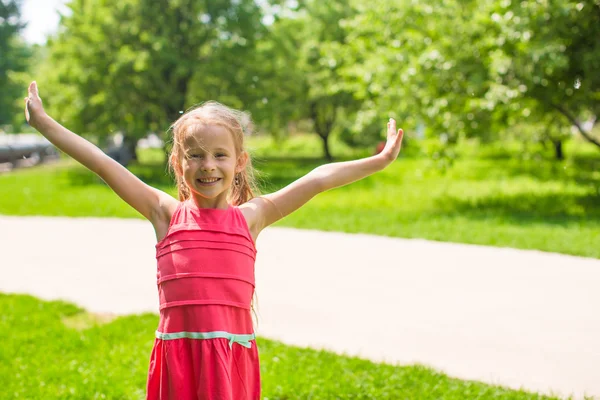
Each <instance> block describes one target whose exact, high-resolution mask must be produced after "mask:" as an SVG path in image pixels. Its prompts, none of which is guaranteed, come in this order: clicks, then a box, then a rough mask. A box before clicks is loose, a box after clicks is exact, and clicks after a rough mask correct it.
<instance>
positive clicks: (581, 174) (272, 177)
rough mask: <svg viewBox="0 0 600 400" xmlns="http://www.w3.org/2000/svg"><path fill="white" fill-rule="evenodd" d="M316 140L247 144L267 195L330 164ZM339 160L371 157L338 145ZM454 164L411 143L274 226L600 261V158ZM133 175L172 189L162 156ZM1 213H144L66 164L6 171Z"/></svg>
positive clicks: (150, 154)
mask: <svg viewBox="0 0 600 400" xmlns="http://www.w3.org/2000/svg"><path fill="white" fill-rule="evenodd" d="M319 146H320V143H319V141H318V138H316V137H313V136H296V137H293V138H292V139H290V140H288V141H287V142H285V143H284V144H283V145H281V146H276V145H275V144H274V143H273V141H272V140H271V139H270V138H268V137H257V138H254V139H253V140H251V141H250V143H249V147H250V149H251V150H252V152H253V154H254V164H255V167H257V169H258V170H259V171H260V172H261V187H262V188H263V191H272V190H276V189H278V188H280V187H282V186H284V185H286V184H288V183H290V182H292V181H293V180H295V179H297V178H298V177H300V176H302V175H303V174H305V173H307V172H308V171H310V170H311V169H312V168H314V167H316V166H318V165H320V164H322V163H323V162H324V161H323V160H322V159H320V158H317V157H315V156H314V155H320V154H321V150H320V147H319ZM333 151H334V154H336V155H338V156H339V157H340V158H339V159H340V160H344V159H349V158H352V157H359V156H365V155H367V154H368V152H365V151H363V152H356V151H352V150H350V149H348V148H346V147H344V146H343V145H342V144H341V143H339V142H334V144H333ZM458 153H459V157H458V158H457V160H456V161H455V163H454V164H453V165H452V166H450V167H447V168H444V169H440V168H438V167H437V166H438V164H439V163H440V160H439V159H436V158H434V157H428V156H425V155H424V154H423V153H422V152H421V150H420V148H419V147H417V146H411V145H410V143H408V144H407V146H406V148H405V149H404V150H403V152H402V153H401V157H400V158H399V160H397V161H396V162H395V163H393V164H392V165H391V166H390V167H388V168H387V169H386V170H384V171H382V172H379V173H377V174H375V175H373V176H371V177H369V178H367V179H364V180H362V181H360V182H357V183H354V184H352V185H349V186H346V187H343V188H338V189H335V190H331V191H329V192H326V193H322V194H320V195H318V196H317V197H316V198H315V199H313V200H312V201H311V202H309V203H308V204H307V205H306V206H305V207H303V208H302V209H301V210H299V211H297V212H296V213H294V214H292V215H290V216H288V217H287V218H285V219H284V220H282V221H280V222H279V223H278V224H277V225H279V226H291V227H297V228H306V229H321V230H332V231H343V232H363V233H371V234H376V235H387V236H396V237H403V238H424V239H430V240H438V241H445V242H459V243H472V244H481V245H491V246H500V247H514V248H521V249H538V250H542V251H551V252H558V253H565V254H573V255H579V256H586V257H594V258H600V153H599V152H598V151H597V150H595V149H594V148H592V147H591V146H589V145H585V144H578V143H577V142H574V141H572V142H570V143H569V146H567V148H566V154H567V156H568V158H567V160H565V161H560V162H557V161H555V160H552V159H551V158H550V155H551V154H550V153H547V154H546V153H541V152H539V151H537V152H535V151H530V152H527V153H523V152H522V149H521V148H520V146H519V145H518V144H511V145H510V146H509V145H505V144H500V145H496V146H476V145H473V144H469V143H467V144H465V145H462V146H461V147H460V148H459V149H458ZM131 170H132V171H133V172H134V173H136V174H137V175H138V176H140V177H141V178H142V179H143V180H144V181H146V182H148V183H149V184H151V185H153V186H156V187H159V188H160V189H163V190H165V191H167V192H169V193H172V194H175V193H176V192H175V190H174V186H173V184H172V181H171V177H170V176H169V175H168V173H167V171H166V169H165V166H164V164H163V155H162V154H161V152H160V150H146V151H142V152H140V163H139V164H137V165H133V166H132V167H131ZM0 187H1V188H2V193H3V194H4V193H7V194H10V195H3V196H2V197H1V198H0V214H8V215H66V216H111V217H125V218H136V217H139V215H138V214H137V212H135V211H134V210H132V209H131V208H130V207H129V206H128V205H126V204H125V203H124V202H123V201H121V200H120V199H119V198H118V197H117V196H116V195H114V194H113V193H112V192H111V191H110V189H109V188H108V187H107V186H106V185H104V184H103V183H102V181H100V180H99V179H98V178H97V177H95V176H94V175H93V174H91V173H90V172H88V171H87V170H85V169H83V168H82V167H80V166H78V165H76V164H75V163H74V162H73V161H70V160H65V161H63V162H60V163H56V164H52V165H46V166H42V167H36V168H30V169H26V170H20V171H15V172H12V173H7V174H2V175H0Z"/></svg>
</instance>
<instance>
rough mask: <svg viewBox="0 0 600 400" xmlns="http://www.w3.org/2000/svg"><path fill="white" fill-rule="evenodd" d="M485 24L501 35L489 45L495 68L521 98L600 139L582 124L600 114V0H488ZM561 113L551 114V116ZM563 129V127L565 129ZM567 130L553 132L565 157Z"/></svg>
mask: <svg viewBox="0 0 600 400" xmlns="http://www.w3.org/2000/svg"><path fill="white" fill-rule="evenodd" d="M480 12H481V13H484V14H487V15H491V18H490V19H488V20H487V23H486V24H485V25H486V28H488V29H489V31H491V32H495V33H496V35H497V37H498V40H496V41H495V42H493V43H491V44H490V45H488V51H490V52H492V53H493V54H494V58H495V63H493V64H492V65H491V69H490V73H491V74H492V76H494V77H495V79H496V80H497V81H498V83H499V84H500V85H502V86H503V87H505V88H506V89H507V90H511V91H517V92H518V93H519V95H518V96H517V98H516V101H518V102H521V101H522V100H531V101H533V102H534V104H535V108H536V111H537V112H538V113H542V114H544V115H547V116H548V118H546V119H550V120H553V124H558V125H559V126H562V127H571V126H575V127H576V128H577V130H578V131H579V133H580V134H581V135H582V136H583V137H584V138H585V139H586V140H587V141H588V142H590V143H592V144H594V145H595V146H598V147H599V148H600V139H597V138H595V137H593V136H592V135H591V133H590V132H591V129H590V131H589V132H588V131H586V130H585V129H584V128H583V124H582V121H585V120H591V121H594V123H595V121H596V117H597V116H598V115H599V114H600V77H599V76H598V70H600V42H599V41H598V38H599V37H600V2H599V1H597V0H584V1H564V2H558V1H545V2H519V3H516V4H513V3H511V2H500V1H495V2H488V3H487V4H486V7H482V8H481V9H480ZM553 115H555V116H559V117H560V118H552V116H553ZM563 130H564V129H563ZM563 137H564V134H563V135H560V134H559V135H552V136H551V141H552V142H553V143H554V145H555V149H556V158H558V159H561V158H562V156H563V153H562V138H563Z"/></svg>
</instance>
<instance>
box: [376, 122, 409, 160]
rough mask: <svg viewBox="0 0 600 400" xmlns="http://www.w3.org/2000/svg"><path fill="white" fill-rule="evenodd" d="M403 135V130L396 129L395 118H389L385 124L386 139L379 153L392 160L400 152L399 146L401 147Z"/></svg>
mask: <svg viewBox="0 0 600 400" xmlns="http://www.w3.org/2000/svg"><path fill="white" fill-rule="evenodd" d="M403 137H404V131H403V130H402V129H396V120H394V119H393V118H390V121H389V122H388V124H387V141H386V143H385V147H384V148H383V150H382V152H381V154H382V155H383V156H385V157H386V158H387V159H388V160H390V161H394V160H395V159H396V158H398V154H400V148H401V147H402V138H403Z"/></svg>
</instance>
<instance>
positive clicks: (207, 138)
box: [178, 124, 245, 208]
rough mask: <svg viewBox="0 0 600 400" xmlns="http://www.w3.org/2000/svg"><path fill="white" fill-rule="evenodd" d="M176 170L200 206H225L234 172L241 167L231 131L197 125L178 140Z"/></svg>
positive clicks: (223, 128) (242, 165) (242, 164)
mask: <svg viewBox="0 0 600 400" xmlns="http://www.w3.org/2000/svg"><path fill="white" fill-rule="evenodd" d="M181 145H182V149H181V150H182V152H181V158H180V160H179V165H180V170H179V171H178V173H180V174H181V175H182V176H183V180H184V182H185V184H186V185H187V187H188V188H189V189H190V192H191V195H192V197H193V199H194V201H195V203H196V204H197V205H198V206H199V207H203V208H227V207H228V203H227V195H228V193H229V189H230V187H231V185H232V184H233V182H234V179H235V174H236V173H238V172H240V171H242V170H243V169H244V167H245V153H242V154H241V155H238V154H237V151H236V148H235V143H234V141H233V137H232V134H231V132H229V131H228V130H227V129H226V128H225V127H223V126H220V125H206V124H197V125H195V126H194V127H193V129H190V130H189V131H188V132H187V133H186V135H185V138H184V139H183V142H182V144H181Z"/></svg>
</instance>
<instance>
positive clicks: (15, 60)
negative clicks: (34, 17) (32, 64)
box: [0, 0, 31, 128]
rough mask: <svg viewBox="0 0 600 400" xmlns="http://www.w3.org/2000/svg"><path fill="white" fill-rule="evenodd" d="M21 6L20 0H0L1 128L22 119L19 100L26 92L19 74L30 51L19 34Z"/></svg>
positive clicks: (22, 103)
mask: <svg viewBox="0 0 600 400" xmlns="http://www.w3.org/2000/svg"><path fill="white" fill-rule="evenodd" d="M20 7H21V0H0V88H2V89H1V90H0V128H2V126H3V125H14V126H15V128H18V127H19V126H20V123H21V121H24V117H22V115H23V113H22V111H21V109H22V107H23V105H24V102H23V100H22V99H23V98H24V97H25V96H26V93H27V92H26V91H25V90H24V89H23V85H22V82H21V80H20V79H19V77H20V74H22V73H23V72H24V71H26V69H27V66H28V61H29V57H30V54H31V50H30V48H29V47H28V46H27V45H26V44H25V42H24V41H23V39H22V38H21V37H20V36H19V34H20V32H21V30H22V29H23V28H24V27H25V24H24V23H23V22H22V21H21V13H20ZM17 100H18V101H17Z"/></svg>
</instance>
